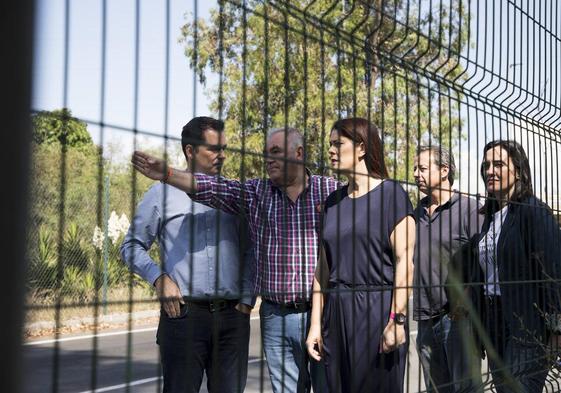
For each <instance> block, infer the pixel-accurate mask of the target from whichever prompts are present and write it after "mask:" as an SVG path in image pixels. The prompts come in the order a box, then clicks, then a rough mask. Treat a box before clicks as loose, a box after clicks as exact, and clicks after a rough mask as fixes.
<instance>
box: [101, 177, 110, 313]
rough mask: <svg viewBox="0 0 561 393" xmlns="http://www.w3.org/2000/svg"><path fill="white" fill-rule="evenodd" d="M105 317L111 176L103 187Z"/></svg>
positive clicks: (105, 307)
mask: <svg viewBox="0 0 561 393" xmlns="http://www.w3.org/2000/svg"><path fill="white" fill-rule="evenodd" d="M103 192H104V194H103V300H102V301H103V315H106V314H107V281H108V277H107V274H108V266H107V265H108V263H109V176H107V175H106V176H105V179H104V185H103Z"/></svg>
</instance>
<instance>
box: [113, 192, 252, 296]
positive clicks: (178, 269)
mask: <svg viewBox="0 0 561 393" xmlns="http://www.w3.org/2000/svg"><path fill="white" fill-rule="evenodd" d="M241 225H242V224H241V223H240V219H239V218H238V217H236V216H234V215H231V214H227V213H224V212H222V211H220V210H215V209H212V208H210V207H207V206H205V205H202V204H200V203H197V202H194V201H192V200H191V199H190V198H189V196H188V195H187V194H186V193H184V192H183V191H180V190H178V189H177V188H174V187H172V186H169V185H165V184H161V183H158V184H155V185H154V186H152V187H151V188H150V189H149V190H148V191H147V192H146V194H145V195H144V197H143V199H142V201H141V202H140V204H139V205H138V208H137V210H136V214H135V216H134V218H133V220H132V223H131V226H130V228H129V231H128V233H127V235H126V236H125V239H124V241H123V244H122V245H121V256H122V259H123V261H124V262H125V263H126V264H127V266H128V267H129V268H130V269H131V270H132V271H133V272H135V273H137V274H138V275H140V276H141V277H142V278H144V279H145V280H146V281H148V282H149V283H151V284H154V282H155V281H156V279H158V277H160V276H161V275H162V274H164V273H167V274H168V275H169V276H170V277H171V278H172V279H173V281H175V283H177V285H178V286H179V289H180V291H181V294H182V295H183V296H187V297H191V298H198V299H208V298H219V299H240V301H241V303H244V304H247V305H250V306H253V305H254V304H255V297H254V295H253V292H254V291H253V289H254V282H255V281H254V274H255V260H254V254H253V251H252V247H251V244H250V243H249V239H248V236H242V235H241V234H242V233H243V232H241V231H245V230H246V227H244V228H242V227H241ZM155 240H157V242H158V244H159V246H160V260H161V261H162V263H161V264H160V265H158V264H157V263H156V262H155V261H154V260H153V259H152V258H151V257H150V255H149V254H148V250H149V249H150V247H151V246H152V244H153V243H154V241H155ZM244 242H245V245H244V244H243V243H244ZM240 247H242V248H243V249H240Z"/></svg>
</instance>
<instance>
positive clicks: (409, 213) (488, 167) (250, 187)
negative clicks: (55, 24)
mask: <svg viewBox="0 0 561 393" xmlns="http://www.w3.org/2000/svg"><path fill="white" fill-rule="evenodd" d="M91 3H92V4H93V3H95V5H96V6H97V7H98V8H97V9H98V10H99V23H98V24H99V26H98V27H97V28H98V29H99V32H100V37H99V49H100V53H101V55H100V59H99V65H100V67H99V70H98V71H99V74H100V75H99V86H97V87H98V89H99V95H97V96H98V97H99V103H97V104H95V107H96V108H97V109H98V113H97V114H94V115H90V116H79V115H77V117H72V114H71V112H70V110H73V108H71V107H70V108H69V106H70V105H69V103H70V102H71V100H70V99H69V94H70V92H71V91H72V81H79V80H81V79H88V78H92V76H91V75H90V74H88V73H86V72H84V73H83V74H80V75H78V77H76V76H75V75H74V76H72V77H71V75H70V71H69V59H70V57H71V56H73V54H72V50H71V42H72V39H73V37H72V35H71V33H70V32H71V31H72V30H71V25H72V24H80V23H82V22H83V23H85V20H82V19H80V18H78V17H76V16H75V17H76V18H77V20H74V19H73V15H76V14H75V13H73V9H74V8H73V7H76V8H78V7H79V6H78V5H77V3H76V2H72V1H70V0H66V1H65V2H64V5H63V6H62V9H63V15H64V33H63V40H62V41H63V44H64V50H63V57H64V61H63V68H64V70H63V78H62V85H63V86H62V91H63V95H62V96H63V97H62V106H63V107H64V109H63V110H60V111H45V109H46V108H42V107H36V108H33V113H32V117H33V124H34V138H33V139H34V144H33V153H34V154H33V157H34V160H33V169H34V170H33V173H32V182H31V183H32V207H31V213H30V218H29V225H28V228H29V230H28V256H29V260H30V263H29V269H28V275H27V278H26V283H27V287H28V297H27V314H28V321H36V320H39V319H44V318H49V319H51V320H52V321H54V340H53V341H52V342H48V343H47V342H44V343H42V344H41V343H40V344H37V346H34V345H30V346H29V347H27V348H26V355H25V356H28V358H29V360H28V361H29V362H30V363H28V364H29V365H30V366H33V361H32V360H33V354H38V353H39V352H38V348H39V349H44V348H40V347H41V345H43V346H49V348H50V347H51V346H52V352H49V355H48V358H49V359H50V361H49V362H48V363H46V364H45V365H43V366H42V367H43V368H42V372H41V373H39V374H37V375H38V376H37V378H30V379H29V381H30V382H32V383H28V384H26V386H25V390H26V391H40V390H37V387H36V386H35V385H37V386H41V387H40V389H43V390H44V389H48V390H51V391H67V390H68V391H82V390H87V389H89V390H88V391H111V390H115V391H117V390H126V391H137V390H138V391H160V390H161V389H162V386H165V387H166V389H168V388H169V389H172V390H169V391H187V389H188V386H189V388H190V389H194V390H193V391H195V390H198V389H199V387H200V386H201V383H202V381H203V376H205V378H206V381H207V382H206V383H207V386H206V389H207V390H208V391H213V392H226V391H243V390H244V389H245V391H274V392H292V391H294V392H296V391H299V392H300V391H309V389H311V388H312V387H313V391H315V392H318V393H319V392H328V391H329V392H373V391H376V392H378V391H379V392H386V391H388V392H390V391H391V392H394V391H395V392H401V391H408V392H413V391H415V392H417V391H450V392H452V391H474V392H476V391H497V392H518V391H520V392H538V391H547V392H558V391H561V375H560V372H559V357H558V356H557V353H558V349H559V348H557V347H556V345H557V346H558V343H553V341H552V339H553V338H556V337H557V336H556V334H555V332H556V331H557V329H558V330H559V331H558V333H559V334H561V297H560V294H561V290H560V289H561V287H560V286H559V284H560V283H561V265H560V264H561V230H560V228H559V216H560V210H559V180H560V179H559V156H558V154H559V153H558V149H559V144H560V140H559V138H560V135H561V134H560V132H561V105H560V103H561V96H560V93H559V92H560V91H561V90H560V89H559V87H560V84H561V80H560V78H559V71H560V68H559V58H560V49H561V35H560V34H559V29H560V28H561V19H560V17H561V10H560V8H559V4H558V2H556V1H548V0H542V1H533V2H530V1H506V0H505V1H496V2H486V1H479V0H447V1H445V0H440V1H435V0H434V1H433V0H407V1H401V0H372V1H365V0H357V1H351V0H341V1H328V0H292V1H276V0H268V1H252V0H243V1H241V0H240V1H238V0H219V1H217V2H216V4H213V5H211V6H208V4H206V3H205V4H202V3H201V2H197V1H194V2H187V3H186V4H181V5H178V4H176V3H175V2H172V1H170V0H168V1H162V2H158V7H157V9H158V12H161V16H163V20H164V31H165V33H164V35H165V40H164V45H163V47H162V48H159V49H160V51H159V52H158V53H159V54H160V55H161V57H162V59H161V61H162V64H164V66H163V67H162V68H161V69H160V70H161V71H160V72H159V74H158V78H160V79H161V80H162V81H163V85H164V89H163V91H164V92H163V95H162V96H161V101H162V102H160V103H158V105H161V106H162V108H163V109H162V112H163V114H164V116H163V125H162V126H161V127H159V128H158V127H155V128H154V129H151V130H147V129H143V128H142V127H141V125H140V119H141V116H142V113H141V109H140V108H141V102H143V100H146V99H147V98H146V97H150V96H152V95H154V92H153V91H150V90H149V89H148V90H147V91H144V90H142V89H140V79H141V75H142V71H145V70H141V67H140V63H141V53H142V45H143V42H144V41H146V40H148V39H149V38H148V37H149V35H150V33H151V31H150V28H149V27H147V25H149V24H150V18H148V22H146V16H144V15H143V14H142V9H143V7H148V5H147V4H145V2H142V1H140V0H137V1H130V4H128V5H127V7H128V8H127V9H126V14H127V15H128V16H129V17H130V16H131V15H132V17H131V20H132V24H131V26H130V27H131V31H132V32H133V33H132V35H131V40H130V44H128V46H127V47H126V48H124V49H123V48H120V49H119V53H120V56H121V60H123V61H128V62H130V64H132V65H133V68H132V70H131V71H132V76H131V78H132V79H131V81H132V83H131V85H130V86H131V90H132V91H130V94H129V96H130V103H128V104H127V105H128V106H129V107H130V108H132V111H131V114H132V120H130V121H129V122H125V123H126V124H128V125H127V126H123V125H122V124H123V123H119V122H112V121H111V120H110V119H109V118H110V116H109V115H108V113H110V111H111V108H110V105H109V103H110V102H111V103H112V105H118V103H117V102H116V101H115V100H112V99H111V92H112V91H114V90H112V89H115V88H114V87H112V86H111V84H110V82H109V81H111V80H113V81H114V83H115V84H116V85H118V86H119V87H120V86H122V85H120V84H119V82H117V81H115V79H111V78H110V76H109V75H110V74H111V72H113V71H112V69H111V67H110V65H109V63H108V60H107V59H108V53H109V51H110V49H109V48H110V47H111V40H112V39H116V38H114V37H115V35H112V34H114V33H112V31H111V30H110V28H114V26H115V25H114V24H112V23H114V22H111V21H112V18H115V17H117V18H119V17H123V18H124V16H123V15H124V14H123V13H121V14H116V15H112V14H111V12H110V10H111V8H110V7H111V5H110V4H109V3H110V2H107V1H106V0H99V1H94V2H91ZM61 4H62V3H61ZM150 7H153V5H151V6H150ZM180 9H181V12H184V13H185V16H184V19H183V20H182V23H181V29H180V30H178V31H172V29H171V27H170V26H171V24H172V22H171V21H172V19H174V14H173V13H174V12H177V11H178V10H180ZM203 9H204V15H201V14H200V12H201V10H203ZM144 22H146V23H144ZM160 22H161V21H160ZM96 23H97V22H96ZM147 32H148V33H147ZM177 35H179V39H177ZM172 36H173V37H172ZM112 37H113V38H112ZM172 45H175V46H176V47H179V48H181V50H182V51H183V55H184V58H185V59H186V61H187V63H188V65H189V70H184V72H183V73H184V74H188V76H189V77H191V78H192V80H191V81H190V84H189V86H190V89H189V90H187V91H184V92H183V93H182V94H183V95H185V96H190V97H191V100H190V103H191V105H192V116H189V115H181V117H182V118H183V120H182V124H186V123H187V124H186V126H185V127H184V128H183V130H179V129H177V130H175V129H171V128H172V127H170V116H171V115H170V113H171V112H172V108H173V102H172V101H173V100H172V99H171V97H172V94H171V91H172V88H173V86H174V75H176V74H174V73H172V72H171V65H170V64H171V63H170V61H171V60H170V52H171V51H172ZM35 76H36V78H40V77H41V76H40V74H39V73H36V75H35ZM183 77H184V76H183ZM36 83H37V82H36ZM78 84H79V82H78ZM201 89H204V91H205V94H206V101H207V107H208V110H209V112H210V115H212V116H213V117H214V118H216V119H220V120H222V121H223V123H221V122H220V121H218V120H216V119H215V120H213V119H208V118H204V119H201V118H200V117H197V116H200V115H202V114H204V115H208V114H207V113H206V114H205V113H201V111H200V107H201V104H200V101H201V95H200V90H201ZM121 104H122V103H121ZM86 112H87V111H86ZM94 112H95V111H89V112H87V113H90V114H91V113H94ZM183 113H187V110H186V108H183ZM191 118H195V119H196V121H195V122H189V121H190V120H191ZM188 122H189V123H188ZM88 130H89V133H88ZM92 130H97V131H99V133H98V137H97V138H96V139H97V140H96V141H95V142H94V140H93V139H92V138H91V136H89V135H90V134H93V132H92ZM111 133H114V134H119V135H122V136H123V140H124V141H125V142H123V143H124V144H127V147H126V148H123V149H121V150H122V154H123V155H124V156H126V157H127V158H126V161H125V162H120V163H118V162H116V161H111V159H108V154H107V141H106V139H107V138H108V135H110V134H111ZM142 138H152V139H153V140H159V142H160V145H159V146H163V148H162V149H160V148H154V146H153V145H149V144H148V143H147V142H145V141H146V139H142ZM493 141H502V142H493ZM505 141H510V142H505ZM129 142H130V143H129ZM490 142H493V143H491V144H489V143H490ZM179 147H181V149H182V152H181V153H179V154H178V153H177V150H179ZM158 149H159V152H158V151H156V152H154V150H158ZM116 150H119V148H116ZM132 150H143V151H146V150H151V151H152V153H150V154H148V155H146V154H145V153H140V154H136V155H135V158H134V160H133V162H134V165H133V166H131V165H130V164H129V163H128V159H129V157H130V155H131V154H132ZM129 151H130V152H131V154H129ZM183 154H184V156H185V157H183ZM172 156H173V160H172V159H170V157H172ZM185 166H187V167H188V169H187V170H186V171H183V168H185ZM193 173H198V174H197V175H193ZM232 179H235V180H232ZM153 180H160V181H162V183H164V184H160V183H158V182H155V183H154V182H153ZM165 183H167V185H165ZM336 190H337V191H336ZM185 192H187V194H186V193H185ZM247 240H250V243H251V245H248V244H249V243H248V242H247ZM162 273H166V274H165V275H162ZM166 277H167V278H168V281H167V282H166ZM157 296H160V297H161V298H162V305H163V306H162V307H163V308H162V310H161V316H160V322H159V326H158V330H157V342H158V345H159V347H158V348H159V351H158V348H156V347H154V346H151V347H150V346H149V345H154V344H155V343H154V339H153V336H154V334H153V331H154V330H155V329H152V330H148V332H152V333H150V334H151V336H150V337H149V339H147V340H144V341H149V343H150V344H146V343H144V344H143V338H140V336H137V334H141V333H145V332H146V330H142V329H141V330H142V331H141V330H138V329H135V325H134V324H135V322H134V321H133V319H132V317H130V318H129V319H128V321H127V326H126V329H125V330H126V332H125V333H126V337H127V339H126V342H123V343H115V342H113V343H109V342H107V343H106V342H104V341H103V339H102V338H101V337H102V335H100V334H99V330H100V328H101V326H100V322H99V321H100V320H101V319H100V318H101V316H102V315H103V314H104V313H107V312H108V309H109V311H127V312H129V313H130V314H129V315H132V312H133V311H135V310H138V309H140V308H144V309H146V308H155V309H160V303H159V302H158V300H157ZM252 296H255V297H256V298H257V306H256V307H255V308H254V311H253V312H252V313H251V314H250V315H251V317H250V316H247V315H246V314H244V311H248V310H245V309H244V308H243V307H241V306H239V304H247V303H251V302H252V301H251V297H252ZM178 298H182V299H183V300H182V302H181V305H180V303H179V301H178V300H177V299H178ZM248 299H249V300H248ZM183 302H184V303H185V304H183ZM497 304H499V305H497ZM234 307H236V310H234ZM74 314H78V315H82V316H87V315H89V316H91V317H92V318H93V333H94V334H93V336H92V337H90V338H91V340H89V341H88V345H87V347H79V346H77V347H71V346H68V347H67V346H65V344H64V343H65V341H63V340H61V331H62V327H63V326H64V325H65V321H66V319H71V318H72V316H73V315H74ZM401 314H403V315H405V317H404V321H401V320H400V318H401V317H400V316H401ZM172 317H173V318H172ZM556 320H558V321H557V322H559V323H558V326H556V322H555V321H556ZM229 329H230V330H229ZM552 332H553V333H552ZM115 334H116V335H118V334H117V333H115ZM221 342H227V343H229V344H230V348H228V345H225V346H223V347H221V346H220V344H219V343H221ZM287 342H291V344H287ZM560 342H561V341H560ZM201 343H204V345H203V344H201ZM145 344H146V345H148V346H143V345H145ZM232 346H233V349H232ZM33 351H37V352H33ZM119 351H120V352H119ZM37 356H39V355H37ZM112 356H114V357H115V358H116V359H118V360H117V362H118V363H119V366H118V369H119V375H118V376H116V375H113V374H111V373H109V371H108V369H109V368H111V366H110V364H109V363H111V361H110V360H108V358H110V357H112ZM314 356H316V357H318V358H321V361H320V362H316V361H315V360H312V359H311V358H310V357H314ZM69 359H81V360H79V362H83V363H84V364H85V363H87V364H88V366H87V372H85V373H79V375H78V374H77V373H75V372H72V370H75V367H76V364H73V362H72V361H71V360H69ZM194 359H195V360H194ZM162 384H163V385H162ZM172 386H175V387H174V388H172ZM204 388H205V387H203V389H204ZM96 389H97V390H96ZM104 389H105V390H104ZM142 389H144V390H142ZM431 389H432V390H431ZM41 391H42V390H41ZM189 391H191V390H189Z"/></svg>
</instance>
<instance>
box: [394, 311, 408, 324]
mask: <svg viewBox="0 0 561 393" xmlns="http://www.w3.org/2000/svg"><path fill="white" fill-rule="evenodd" d="M390 319H393V320H394V321H395V323H397V324H398V325H403V324H404V323H405V321H407V316H406V315H405V314H402V313H400V312H398V313H393V312H392V313H391V314H390Z"/></svg>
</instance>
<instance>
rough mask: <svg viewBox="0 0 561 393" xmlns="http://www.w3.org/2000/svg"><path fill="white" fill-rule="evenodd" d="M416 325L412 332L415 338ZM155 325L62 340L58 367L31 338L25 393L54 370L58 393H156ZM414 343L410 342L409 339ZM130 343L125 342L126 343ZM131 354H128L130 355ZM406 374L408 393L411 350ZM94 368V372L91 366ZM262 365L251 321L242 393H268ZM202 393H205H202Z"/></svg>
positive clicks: (415, 373)
mask: <svg viewBox="0 0 561 393" xmlns="http://www.w3.org/2000/svg"><path fill="white" fill-rule="evenodd" d="M415 329H416V328H415V325H413V326H412V329H411V330H412V333H413V334H414V333H415V331H416V330H415ZM155 334H156V328H155V326H149V327H141V328H138V329H133V331H132V332H131V334H128V333H127V332H124V331H122V330H118V331H114V330H106V331H103V332H101V333H100V334H99V335H98V337H97V338H96V341H97V344H95V345H97V351H94V338H93V337H92V336H91V335H88V334H75V335H65V336H63V337H61V338H62V340H61V341H60V342H59V354H58V356H57V359H58V362H57V363H56V364H55V360H56V359H55V344H54V342H53V340H51V339H48V338H47V339H45V338H42V339H35V340H32V341H29V342H28V343H27V344H26V345H25V346H24V361H25V370H29V372H28V373H24V374H26V375H27V377H26V380H25V389H24V392H25V393H40V392H41V393H42V392H45V391H52V387H53V381H54V378H55V374H54V369H55V367H57V368H58V375H56V378H57V381H58V382H57V388H58V391H59V392H86V391H90V390H91V389H92V386H93V384H92V382H93V380H94V379H95V386H96V388H97V390H96V391H98V392H125V391H127V388H126V387H125V386H123V385H124V384H126V383H127V381H128V382H130V386H129V390H128V391H129V392H139V393H140V392H142V393H144V392H152V393H153V392H158V391H160V390H161V387H159V386H160V385H159V384H160V383H161V382H160V379H159V366H158V364H159V360H158V356H159V355H158V348H157V345H156V343H155ZM413 338H414V337H413ZM129 340H130V341H129ZM129 351H130V352H129ZM409 360H410V367H409V370H408V381H407V385H408V386H409V392H417V391H419V388H421V389H422V388H423V385H422V381H421V385H420V386H419V382H420V381H419V375H420V374H419V372H420V370H419V366H418V359H417V356H416V353H415V350H414V348H413V346H412V345H411V346H410V359H409ZM94 365H95V369H94V368H93V366H94ZM271 391H272V390H271V386H270V382H269V377H268V372H267V366H266V363H265V361H263V360H262V356H261V340H260V329H259V318H258V317H257V316H256V315H253V316H252V319H251V339H250V350H249V370H248V381H247V388H246V392H248V393H256V392H267V393H268V392H271ZM202 392H206V389H205V388H203V389H202Z"/></svg>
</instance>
